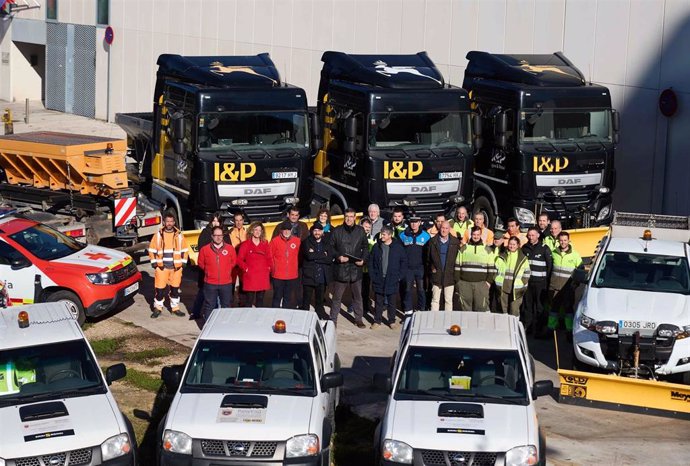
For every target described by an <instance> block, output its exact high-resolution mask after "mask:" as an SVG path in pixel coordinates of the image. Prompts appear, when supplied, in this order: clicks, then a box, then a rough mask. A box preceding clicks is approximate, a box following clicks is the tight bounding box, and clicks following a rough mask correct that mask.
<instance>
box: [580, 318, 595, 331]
mask: <svg viewBox="0 0 690 466" xmlns="http://www.w3.org/2000/svg"><path fill="white" fill-rule="evenodd" d="M596 323H597V321H596V320H594V319H592V318H591V317H587V316H586V315H584V314H582V316H581V317H580V325H581V326H583V327H584V328H586V329H587V330H591V331H593V332H594V331H595V330H594V326H595V325H596Z"/></svg>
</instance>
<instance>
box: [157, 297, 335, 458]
mask: <svg viewBox="0 0 690 466" xmlns="http://www.w3.org/2000/svg"><path fill="white" fill-rule="evenodd" d="M339 366H340V362H339V360H338V356H337V354H336V335H335V326H334V324H333V322H330V321H326V322H320V321H319V320H318V317H317V316H316V314H314V313H312V312H304V311H299V310H288V309H253V308H233V309H219V310H216V311H214V312H213V314H212V315H211V318H210V319H209V321H208V322H207V323H206V324H205V325H204V328H203V330H202V332H201V335H199V338H198V340H197V342H196V344H195V345H194V348H193V350H192V354H191V356H190V358H189V360H188V362H187V364H186V368H185V369H184V373H183V374H182V375H180V374H181V372H180V371H179V369H178V368H173V367H171V368H164V369H163V372H162V374H161V375H162V377H163V380H164V381H165V383H166V385H167V386H168V387H169V388H172V389H173V390H174V391H175V392H176V393H175V397H174V399H173V401H172V404H171V406H170V410H169V412H168V414H167V415H166V417H165V418H164V419H163V421H162V422H161V424H160V426H159V430H158V442H159V449H158V451H159V458H160V464H161V465H175V466H178V465H208V464H213V465H218V466H220V465H228V466H231V465H243V466H246V465H252V464H256V465H257V466H258V465H261V466H267V465H282V464H291V465H304V466H306V465H321V466H328V465H329V454H330V448H329V445H330V442H331V436H332V435H333V430H334V412H335V407H336V405H337V403H338V399H339V387H340V385H342V382H343V379H342V375H341V374H340V372H339V369H340V368H339Z"/></svg>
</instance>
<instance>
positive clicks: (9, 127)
mask: <svg viewBox="0 0 690 466" xmlns="http://www.w3.org/2000/svg"><path fill="white" fill-rule="evenodd" d="M2 122H3V123H4V124H5V134H14V123H13V122H12V110H10V109H9V108H6V109H5V113H3V114H2Z"/></svg>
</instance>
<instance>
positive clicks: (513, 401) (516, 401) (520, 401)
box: [474, 393, 525, 405]
mask: <svg viewBox="0 0 690 466" xmlns="http://www.w3.org/2000/svg"><path fill="white" fill-rule="evenodd" d="M474 397H475V398H477V399H482V398H486V399H489V400H501V401H505V402H507V403H509V404H513V405H521V404H523V403H524V402H525V398H524V397H519V398H518V399H515V398H517V397H510V398H506V397H502V396H498V395H489V394H480V393H477V394H476V395H474Z"/></svg>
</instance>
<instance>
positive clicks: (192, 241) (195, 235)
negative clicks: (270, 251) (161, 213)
mask: <svg viewBox="0 0 690 466" xmlns="http://www.w3.org/2000/svg"><path fill="white" fill-rule="evenodd" d="M361 217H362V214H357V220H359V219H360V218H361ZM315 220H316V219H314V218H309V219H302V221H303V222H306V224H307V225H308V226H309V227H311V226H312V225H313V224H314V221H315ZM279 223H280V222H269V223H264V230H265V234H266V239H268V240H270V239H271V236H272V235H273V230H274V229H275V227H277V226H278V224H279ZM342 223H343V216H342V215H334V216H333V217H331V226H334V227H337V226H338V225H340V224H342ZM200 233H201V230H188V231H183V232H182V234H183V235H184V237H185V239H186V240H187V244H188V245H189V261H190V262H191V264H193V265H196V258H197V256H198V254H199V248H198V244H199V234H200Z"/></svg>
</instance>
